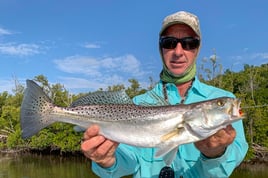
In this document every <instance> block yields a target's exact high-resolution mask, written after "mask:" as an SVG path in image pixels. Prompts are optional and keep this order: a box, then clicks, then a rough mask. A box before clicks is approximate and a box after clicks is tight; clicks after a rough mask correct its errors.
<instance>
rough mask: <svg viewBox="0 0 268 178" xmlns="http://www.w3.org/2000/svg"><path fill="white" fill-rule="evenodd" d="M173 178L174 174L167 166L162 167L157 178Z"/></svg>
mask: <svg viewBox="0 0 268 178" xmlns="http://www.w3.org/2000/svg"><path fill="white" fill-rule="evenodd" d="M174 177H175V172H174V170H173V169H172V168H171V167H169V166H165V167H163V168H162V169H161V171H160V173H159V178H174Z"/></svg>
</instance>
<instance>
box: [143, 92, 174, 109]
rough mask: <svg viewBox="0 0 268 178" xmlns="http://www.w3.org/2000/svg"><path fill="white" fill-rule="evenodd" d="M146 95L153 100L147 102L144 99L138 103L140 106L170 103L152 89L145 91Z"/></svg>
mask: <svg viewBox="0 0 268 178" xmlns="http://www.w3.org/2000/svg"><path fill="white" fill-rule="evenodd" d="M147 93H148V95H149V96H150V97H151V98H152V99H153V101H154V102H152V103H148V102H146V101H141V102H140V105H142V106H167V105H170V103H169V102H168V101H166V100H165V99H164V98H163V97H162V96H159V95H158V94H156V93H155V92H154V91H153V90H151V91H148V92H147Z"/></svg>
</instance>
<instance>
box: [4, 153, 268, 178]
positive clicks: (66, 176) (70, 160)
mask: <svg viewBox="0 0 268 178" xmlns="http://www.w3.org/2000/svg"><path fill="white" fill-rule="evenodd" d="M90 167H91V165H90V161H88V160H87V159H86V158H84V157H82V156H73V157H59V156H40V155H29V154H26V155H10V154H8V155H7V154H0V178H61V177H63V178H80V177H81V178H97V176H96V175H94V174H93V173H92V172H91V169H90ZM241 177H243V178H252V177H258V178H267V177H268V165H267V164H266V165H265V164H261V165H260V164H258V165H247V164H243V165H241V166H240V167H239V168H238V169H236V170H235V172H234V173H233V174H232V176H231V177H230V178H241ZM129 178H130V176H129Z"/></svg>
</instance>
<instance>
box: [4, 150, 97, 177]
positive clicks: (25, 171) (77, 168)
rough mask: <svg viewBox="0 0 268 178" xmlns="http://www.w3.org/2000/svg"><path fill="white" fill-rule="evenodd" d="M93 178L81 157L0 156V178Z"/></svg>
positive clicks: (86, 163)
mask: <svg viewBox="0 0 268 178" xmlns="http://www.w3.org/2000/svg"><path fill="white" fill-rule="evenodd" d="M37 177H38V178H60V177H64V178H76V177H83V178H95V177H97V176H95V175H94V174H93V173H92V172H91V171H90V162H89V161H87V160H86V159H85V158H83V157H79V156H78V157H67V158H66V157H55V156H37V155H20V156H12V157H10V155H9V156H7V155H1V158H0V178H37Z"/></svg>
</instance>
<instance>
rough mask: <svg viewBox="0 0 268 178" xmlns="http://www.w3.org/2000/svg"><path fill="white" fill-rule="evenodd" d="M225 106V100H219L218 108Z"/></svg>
mask: <svg viewBox="0 0 268 178" xmlns="http://www.w3.org/2000/svg"><path fill="white" fill-rule="evenodd" d="M224 104H225V103H224V101H223V100H218V101H217V105H218V106H224Z"/></svg>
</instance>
